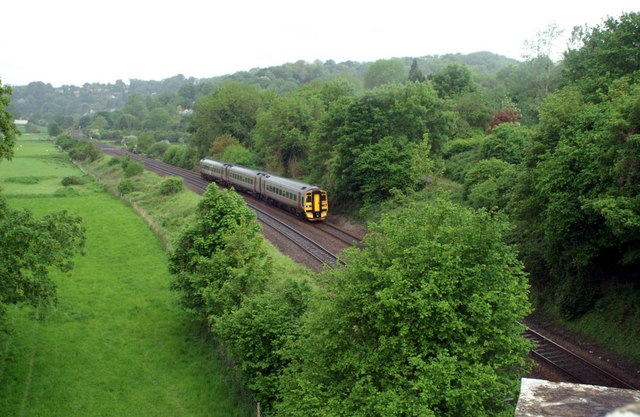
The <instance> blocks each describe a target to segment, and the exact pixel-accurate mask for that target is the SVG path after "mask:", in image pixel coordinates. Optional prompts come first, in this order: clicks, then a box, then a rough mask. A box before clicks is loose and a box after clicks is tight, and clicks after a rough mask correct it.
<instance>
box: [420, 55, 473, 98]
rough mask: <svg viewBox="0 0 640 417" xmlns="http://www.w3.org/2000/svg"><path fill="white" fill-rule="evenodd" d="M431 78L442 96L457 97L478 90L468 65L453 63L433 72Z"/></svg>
mask: <svg viewBox="0 0 640 417" xmlns="http://www.w3.org/2000/svg"><path fill="white" fill-rule="evenodd" d="M429 79H430V80H431V81H432V82H433V86H434V88H435V89H436V91H437V92H438V96H440V97H443V98H445V97H455V96H457V95H460V94H463V93H468V92H472V91H475V90H477V88H478V86H477V85H476V83H475V82H474V81H473V74H472V72H471V69H470V68H469V67H468V66H467V65H463V64H457V63H451V64H447V66H445V67H444V68H443V69H441V70H440V71H438V72H436V73H434V74H432V75H431V76H430V77H429Z"/></svg>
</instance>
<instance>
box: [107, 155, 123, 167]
mask: <svg viewBox="0 0 640 417" xmlns="http://www.w3.org/2000/svg"><path fill="white" fill-rule="evenodd" d="M118 164H122V161H121V159H120V158H118V157H117V156H114V157H113V158H111V159H110V160H109V162H107V165H108V166H110V167H112V166H114V165H118Z"/></svg>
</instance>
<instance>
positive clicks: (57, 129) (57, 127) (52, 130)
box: [47, 122, 62, 137]
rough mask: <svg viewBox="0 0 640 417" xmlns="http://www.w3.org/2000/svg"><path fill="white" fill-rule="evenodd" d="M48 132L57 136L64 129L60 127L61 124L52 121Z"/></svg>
mask: <svg viewBox="0 0 640 417" xmlns="http://www.w3.org/2000/svg"><path fill="white" fill-rule="evenodd" d="M47 132H48V133H49V136H51V137H56V136H58V135H59V134H61V133H62V129H61V128H60V125H59V124H58V123H56V122H51V123H49V126H48V127H47Z"/></svg>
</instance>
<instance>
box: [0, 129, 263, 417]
mask: <svg viewBox="0 0 640 417" xmlns="http://www.w3.org/2000/svg"><path fill="white" fill-rule="evenodd" d="M25 136H26V137H25ZM25 136H23V138H21V139H20V140H19V141H18V148H17V149H16V155H15V157H14V159H13V160H12V161H2V162H1V163H0V185H1V186H2V188H3V195H5V196H7V197H8V201H9V205H10V206H11V207H12V208H14V209H20V208H28V209H29V210H31V211H33V212H34V213H35V214H36V215H38V216H39V215H42V214H44V213H47V212H51V211H58V210H68V211H69V212H71V213H73V214H77V215H80V216H81V217H82V218H83V219H84V222H83V223H84V226H85V227H86V230H87V246H86V248H85V254H84V255H83V256H77V257H76V259H75V268H74V269H73V270H72V271H71V272H70V273H67V274H63V273H60V272H58V271H53V272H52V276H53V277H54V279H55V281H56V283H57V284H58V298H59V303H58V305H57V306H55V307H52V308H48V309H36V308H31V307H25V306H19V307H12V308H10V311H9V315H8V317H9V319H8V320H9V328H10V329H11V330H12V331H11V333H10V334H3V333H0V415H3V416H65V417H68V416H245V415H250V414H251V412H250V411H249V409H250V408H249V406H248V405H247V404H245V400H243V397H242V395H241V394H240V392H239V390H238V388H237V385H236V384H235V383H234V382H233V381H232V378H231V377H229V376H228V375H229V373H228V371H226V365H225V364H224V361H223V360H222V359H221V358H219V357H218V356H217V354H216V353H215V352H217V350H216V349H212V347H211V343H212V342H211V341H210V339H209V338H208V337H207V336H206V331H205V330H201V329H200V328H199V326H198V325H197V324H194V323H192V322H191V321H189V319H188V317H187V315H186V313H184V312H183V311H182V310H181V308H180V306H179V305H178V304H177V297H176V296H175V294H173V293H172V292H171V291H170V289H169V283H170V280H171V277H170V275H169V273H168V272H167V266H166V256H167V255H166V252H165V250H164V248H163V246H162V244H161V242H160V240H159V239H158V238H157V237H156V236H155V235H154V234H153V233H152V232H151V231H150V229H149V227H148V226H147V225H146V224H145V223H144V222H143V221H142V220H141V219H140V218H139V217H138V215H137V214H136V213H135V212H134V211H133V210H132V209H131V208H130V207H129V206H128V205H126V204H125V203H123V202H122V201H120V200H118V199H116V198H114V197H112V196H111V195H109V194H108V193H106V192H103V191H102V187H100V186H98V185H96V184H95V183H94V182H93V181H92V180H90V179H89V178H86V177H85V180H86V183H85V184H84V185H79V186H73V187H74V189H75V192H73V193H60V192H59V190H60V189H61V188H64V187H62V185H61V183H60V181H61V179H62V178H63V177H65V176H69V175H74V176H82V173H81V172H80V171H79V170H78V169H77V168H76V167H74V166H73V165H72V164H71V163H70V162H69V161H68V159H67V157H66V156H65V155H63V154H61V153H59V152H58V151H57V149H56V148H55V147H54V146H53V144H52V143H51V142H48V141H43V140H37V137H33V136H31V137H29V136H28V135H25ZM28 177H36V179H38V181H37V182H34V183H30V182H33V180H28V179H25V178H28ZM20 178H22V179H23V180H20ZM7 179H10V181H7ZM21 181H22V182H21Z"/></svg>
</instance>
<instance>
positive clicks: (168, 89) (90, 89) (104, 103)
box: [9, 52, 519, 124]
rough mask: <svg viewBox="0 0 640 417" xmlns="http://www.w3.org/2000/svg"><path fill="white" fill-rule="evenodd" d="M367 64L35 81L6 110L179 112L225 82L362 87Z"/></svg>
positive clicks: (17, 89) (26, 114)
mask: <svg viewBox="0 0 640 417" xmlns="http://www.w3.org/2000/svg"><path fill="white" fill-rule="evenodd" d="M392 59H397V60H401V61H402V62H403V63H404V65H405V67H406V70H407V73H408V72H409V68H410V66H411V64H412V62H413V60H414V58H409V57H405V58H392ZM415 59H416V60H417V62H418V67H419V68H420V70H421V71H422V73H423V74H424V75H425V76H429V75H430V74H432V73H434V72H436V71H438V70H439V69H441V68H443V67H444V66H445V65H447V64H448V63H452V62H455V63H460V64H466V65H468V66H469V67H470V68H471V69H472V70H473V71H474V72H475V73H479V74H492V73H496V72H498V71H499V70H501V69H503V68H505V67H509V66H511V65H518V64H519V61H517V60H514V59H510V58H506V57H504V56H501V55H497V54H494V53H491V52H475V53H471V54H467V55H463V54H446V55H433V56H424V57H419V58H415ZM371 64H372V63H371V62H354V61H345V62H340V63H336V62H334V61H331V60H329V61H325V62H321V61H314V62H305V61H298V62H294V63H285V64H282V65H278V66H274V67H268V68H254V69H251V70H248V71H239V72H236V73H234V74H228V75H223V76H218V77H212V78H201V79H197V78H193V77H189V78H187V77H185V76H184V75H182V74H179V75H176V76H174V77H171V78H167V79H164V80H161V81H144V80H137V79H131V80H129V83H128V84H126V83H125V82H123V81H122V80H118V81H116V82H115V83H114V84H100V83H92V84H89V83H87V84H84V85H82V86H73V85H64V86H62V87H57V88H56V87H53V86H52V85H51V84H45V83H43V82H40V81H36V82H32V83H30V84H28V85H26V86H13V96H12V103H11V106H10V107H9V111H10V112H11V114H12V115H13V116H14V117H15V118H16V119H29V120H31V121H34V122H36V123H38V122H39V123H40V124H43V123H44V124H46V123H48V122H49V121H51V120H53V119H54V117H55V116H61V115H62V116H72V117H74V118H79V117H80V116H82V115H85V114H88V113H91V112H99V111H112V110H120V109H122V108H124V106H125V104H126V102H127V98H128V96H129V95H130V94H132V93H136V94H138V95H140V96H142V97H143V98H148V97H158V96H162V95H176V94H177V95H181V96H183V98H184V100H182V101H181V103H182V107H183V108H192V107H193V104H195V101H196V99H197V98H198V97H200V96H203V95H206V94H209V93H210V92H211V91H213V90H214V89H215V86H216V85H218V84H220V83H223V82H225V81H227V80H235V81H238V82H242V83H247V84H253V85H258V86H260V87H262V88H271V89H275V90H276V91H279V92H286V91H293V90H295V89H296V88H298V86H300V85H302V84H306V83H309V82H311V81H314V80H320V81H322V80H329V79H332V78H336V77H346V78H349V79H352V80H354V81H356V82H360V83H361V82H362V80H363V78H364V74H365V72H366V71H367V69H368V67H369V66H370V65H371Z"/></svg>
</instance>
